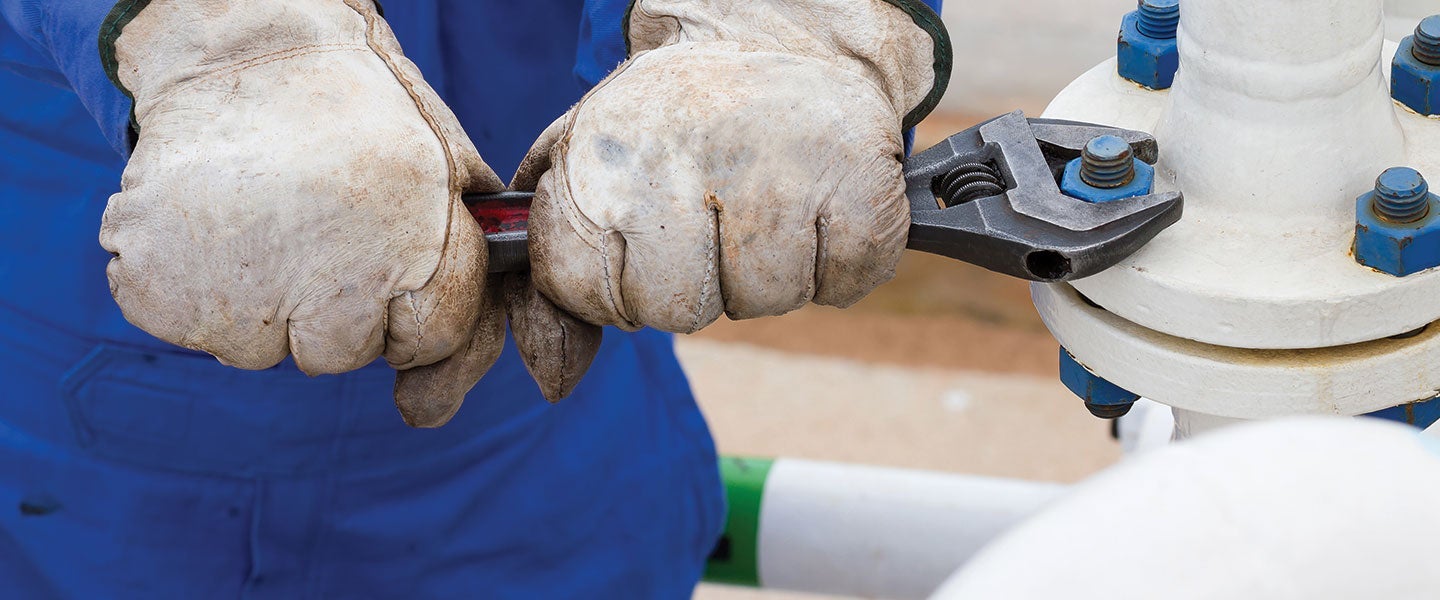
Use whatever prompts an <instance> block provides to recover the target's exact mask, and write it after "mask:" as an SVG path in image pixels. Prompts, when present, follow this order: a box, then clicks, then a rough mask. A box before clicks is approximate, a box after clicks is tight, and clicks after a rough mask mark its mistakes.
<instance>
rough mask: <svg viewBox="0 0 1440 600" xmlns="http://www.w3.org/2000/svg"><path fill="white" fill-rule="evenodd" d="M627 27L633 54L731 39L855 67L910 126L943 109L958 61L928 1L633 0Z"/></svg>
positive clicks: (750, 45)
mask: <svg viewBox="0 0 1440 600" xmlns="http://www.w3.org/2000/svg"><path fill="white" fill-rule="evenodd" d="M624 29H625V41H626V45H627V47H628V50H629V54H630V55H631V56H632V57H633V56H635V55H637V54H639V53H642V52H646V51H649V50H653V49H655V48H659V47H661V46H668V45H672V44H678V43H695V42H732V43H739V44H741V45H742V46H748V47H753V48H754V49H757V50H767V51H778V52H788V53H793V54H798V55H804V56H808V57H813V58H820V59H824V60H828V61H833V62H849V63H850V64H851V65H854V66H855V68H858V69H860V70H863V71H866V73H867V75H868V76H870V77H871V78H872V79H874V80H876V82H877V83H878V84H879V85H880V86H881V87H882V89H884V90H886V92H887V95H888V96H889V98H890V99H891V101H892V102H893V103H894V104H895V108H896V111H897V112H898V113H903V114H904V118H903V119H902V121H901V125H902V128H904V129H908V128H910V127H913V126H915V124H917V123H919V122H920V121H921V120H923V119H924V118H925V117H926V116H927V115H929V114H930V112H931V111H933V110H934V109H935V106H936V105H937V104H939V102H940V98H941V97H942V96H944V95H945V89H946V88H947V87H948V86H949V83H950V70H951V65H952V64H953V60H954V52H953V49H952V46H951V44H950V35H949V33H948V32H947V31H946V30H945V25H944V24H943V22H941V20H940V16H939V15H937V14H935V11H934V10H931V9H930V7H929V6H927V5H926V4H925V3H924V2H923V1H922V0H860V1H857V0H710V1H708V2H681V1H678V0H632V2H631V3H630V7H629V9H628V10H627V11H626V13H625V22H624ZM926 38H928V41H929V43H928V44H927V43H925V41H926Z"/></svg>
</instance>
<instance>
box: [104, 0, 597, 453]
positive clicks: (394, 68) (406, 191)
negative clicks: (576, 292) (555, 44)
mask: <svg viewBox="0 0 1440 600" xmlns="http://www.w3.org/2000/svg"><path fill="white" fill-rule="evenodd" d="M101 54H102V59H104V60H105V62H106V65H107V68H108V69H110V73H111V75H112V79H113V80H114V81H115V83H116V85H118V86H119V87H120V88H121V89H122V90H125V91H126V92H127V93H128V94H130V95H131V96H132V97H133V98H134V100H135V104H134V114H133V126H134V128H135V130H136V131H137V132H138V141H137V142H136V144H135V147H134V152H133V155H132V157H131V158H130V162H129V164H128V165H127V166H126V168H125V173H124V177H123V180H122V191H121V192H120V193H118V194H116V195H114V196H112V197H111V198H110V202H109V204H108V206H107V207H106V210H105V215H104V219H103V222H102V225H101V230H100V243H101V245H102V246H104V247H105V249H106V250H108V251H110V252H111V253H113V254H114V258H113V259H111V261H110V265H109V267H108V269H107V274H108V276H109V279H110V289H111V291H112V293H113V294H114V297H115V300H116V302H117V303H119V305H120V308H121V309H122V310H123V312H124V314H125V317H126V318H127V319H129V320H130V322H131V323H134V324H135V325H136V326H138V327H140V328H141V329H144V330H145V331H147V332H149V333H151V334H153V335H155V336H156V337H159V338H161V339H163V340H166V341H168V342H171V343H174V344H178V345H180V346H184V347H187V348H192V349H196V350H202V351H205V352H209V353H211V354H213V355H215V356H216V357H217V358H218V359H219V360H220V361H221V362H223V363H225V364H228V365H233V366H236V367H240V368H245V369H264V368H267V367H270V366H273V365H275V364H276V363H279V362H280V361H281V360H283V359H284V358H285V357H286V356H287V355H291V354H293V355H294V357H295V362H296V364H297V365H299V367H300V368H301V369H302V370H304V371H305V372H306V373H309V374H312V375H313V374H322V373H339V372H344V371H350V370H353V369H357V368H359V367H361V366H364V365H366V364H368V363H370V362H371V361H373V360H375V358H377V357H379V356H384V357H385V359H386V360H387V361H388V362H389V363H390V365H391V366H393V367H394V368H395V369H397V370H400V374H399V376H398V377H397V381H396V389H395V398H396V403H397V405H398V407H399V409H400V412H401V414H402V415H403V416H404V418H405V420H406V422H408V423H410V424H411V425H416V426H437V425H440V424H443V423H445V422H446V421H448V420H449V419H450V417H451V416H452V415H453V414H454V413H455V411H456V410H457V409H458V408H459V405H460V402H461V401H462V400H463V397H464V394H465V393H466V392H467V391H469V389H470V388H471V387H473V386H474V385H475V383H476V382H477V381H478V380H479V378H480V376H481V375H482V374H483V373H484V372H485V371H486V370H487V369H489V367H490V366H491V365H492V364H493V363H494V361H495V359H496V357H497V356H498V355H499V353H500V350H501V347H502V343H503V341H504V336H505V312H506V311H505V308H504V304H505V302H504V300H503V298H502V296H505V295H507V292H506V291H505V290H503V289H502V288H503V287H507V286H508V287H511V288H513V289H511V290H509V292H508V295H510V296H512V297H514V298H516V299H517V302H519V303H518V304H517V305H516V306H517V310H518V312H519V313H520V314H519V316H520V317H521V319H520V320H522V321H523V322H524V324H525V325H526V326H527V327H536V328H539V330H537V331H535V332H533V335H532V334H531V333H532V332H529V331H527V335H526V336H525V338H526V340H534V339H537V338H538V339H542V340H543V339H549V338H552V337H556V336H560V335H562V333H563V332H562V331H559V330H557V329H556V327H558V325H557V323H570V322H572V321H573V319H571V318H569V317H568V316H566V315H559V314H553V312H554V308H553V306H551V305H550V304H548V303H545V302H530V301H525V300H526V299H528V298H529V297H530V296H528V295H527V294H526V290H525V286H527V285H528V284H527V282H525V281H524V280H516V279H512V280H511V281H510V282H508V283H507V284H506V285H505V286H502V285H501V283H500V281H499V280H498V279H492V278H490V277H487V275H486V266H487V252H486V245H485V240H484V237H483V235H482V233H481V231H480V229H479V227H478V225H477V224H476V223H475V222H474V220H473V219H472V218H471V216H470V215H469V213H468V212H467V211H466V209H465V207H464V205H463V203H462V202H461V201H460V196H461V194H462V193H464V192H492V191H498V190H501V189H503V188H504V184H503V182H501V181H500V179H499V178H497V177H496V175H495V173H494V172H493V171H491V170H490V168H489V167H488V166H487V165H486V164H485V162H484V161H483V160H481V158H480V155H479V154H478V153H477V152H476V150H475V147H474V145H473V144H472V143H471V142H470V140H469V138H467V137H466V135H465V133H464V131H462V129H461V127H460V124H459V122H458V121H457V120H456V118H455V116H454V115H453V114H452V113H451V112H450V109H449V108H448V107H446V106H445V104H444V103H443V102H442V101H441V100H440V98H439V96H438V95H436V93H435V91H434V90H432V89H431V88H430V86H429V85H427V84H426V83H425V81H424V79H423V78H422V77H421V75H420V72H419V70H418V69H417V68H416V66H415V65H414V64H413V63H411V62H410V61H409V60H407V59H406V58H405V56H404V54H403V53H402V52H401V50H400V46H399V44H398V43H397V42H396V40H395V36H394V34H393V33H392V32H391V31H390V28H389V26H388V25H387V24H386V23H385V21H384V19H383V18H382V17H381V15H380V14H379V11H378V10H377V8H376V6H375V5H374V4H373V3H372V2H371V1H370V0H253V1H250V2H238V3H237V2H228V1H223V0H150V1H146V0H125V1H122V2H120V3H119V5H117V6H116V7H115V9H114V11H113V12H112V13H111V14H110V17H109V18H108V19H107V20H106V22H105V24H104V26H103V27H102V39H101ZM547 328H548V329H547ZM581 333H583V334H587V335H589V336H590V337H585V335H579V337H578V338H575V339H572V344H571V346H572V348H571V352H570V353H569V354H568V355H566V356H567V357H569V358H570V360H569V361H566V360H561V359H555V358H553V357H549V356H541V355H542V354H543V353H545V352H551V351H554V350H553V346H554V344H551V345H549V346H547V345H544V344H540V343H537V342H534V341H527V342H526V343H525V344H522V347H521V349H522V351H528V352H522V354H524V355H525V357H526V359H527V365H528V366H530V368H531V370H532V372H536V371H539V372H538V373H536V375H537V379H539V380H540V381H541V385H542V387H545V391H546V393H547V394H549V395H551V396H552V397H558V396H562V395H564V394H566V393H568V392H569V388H570V387H573V385H574V383H575V382H576V381H578V379H579V373H583V372H584V370H585V368H586V367H587V366H588V361H589V358H588V357H593V355H594V349H595V348H594V347H587V348H579V349H578V350H577V347H581V346H584V345H585V344H587V343H593V345H598V330H596V331H590V330H588V329H586V330H584V331H582V332H581ZM518 337H520V336H518V335H517V338H518ZM573 337H574V336H572V338H573ZM591 338H593V339H591ZM587 352H588V357H587V356H586V354H587ZM577 360H579V362H580V363H583V364H579V363H577V362H576V361H577ZM557 365H558V366H557ZM560 367H565V368H567V369H569V370H568V371H565V372H561V371H560V370H559V368H560Z"/></svg>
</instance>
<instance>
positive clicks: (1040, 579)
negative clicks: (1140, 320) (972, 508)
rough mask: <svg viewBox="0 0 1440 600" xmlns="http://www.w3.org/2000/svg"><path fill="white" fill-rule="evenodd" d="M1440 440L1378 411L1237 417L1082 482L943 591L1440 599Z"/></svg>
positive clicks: (1007, 595)
mask: <svg viewBox="0 0 1440 600" xmlns="http://www.w3.org/2000/svg"><path fill="white" fill-rule="evenodd" d="M1436 450H1437V444H1436V442H1434V441H1433V440H1424V441H1422V438H1421V436H1420V435H1419V434H1418V433H1416V432H1415V431H1414V430H1413V429H1410V428H1407V427H1405V426H1401V425H1396V424H1390V423H1384V422H1381V421H1377V420H1371V419H1336V418H1328V419H1322V418H1305V419H1290V420H1284V421H1268V422H1265V423H1257V424H1246V425H1238V426H1235V427H1231V428H1227V429H1225V430H1223V431H1218V432H1215V433H1212V434H1207V435H1204V436H1201V437H1200V438H1198V439H1195V440H1190V441H1188V442H1184V443H1179V444H1175V445H1172V446H1170V447H1166V448H1162V449H1160V450H1157V451H1155V452H1151V453H1148V454H1144V455H1141V456H1138V457H1136V458H1134V459H1131V460H1128V461H1126V462H1125V463H1122V464H1121V465H1120V466H1118V467H1116V468H1114V469H1111V470H1110V471H1107V472H1105V473H1103V474H1101V475H1099V476H1096V477H1094V478H1092V479H1090V480H1088V481H1086V482H1085V483H1082V484H1080V485H1078V486H1077V487H1076V489H1075V490H1074V492H1072V493H1071V494H1069V495H1067V496H1066V497H1065V498H1064V499H1062V500H1059V501H1057V502H1056V503H1055V504H1053V505H1052V506H1051V507H1050V508H1048V509H1046V510H1045V511H1044V512H1042V513H1041V514H1040V515H1038V516H1036V517H1035V518H1033V519H1030V520H1029V521H1027V522H1025V523H1024V524H1023V525H1021V526H1019V527H1017V528H1015V529H1014V530H1012V531H1011V532H1010V533H1008V534H1006V535H1005V536H1004V537H1002V538H1001V539H1000V540H998V541H997V542H995V543H994V544H992V545H991V546H990V547H989V548H987V549H986V550H985V551H984V552H983V553H981V554H980V555H979V556H977V557H975V559H974V560H973V561H971V563H970V564H969V565H968V566H967V567H966V568H965V569H963V570H962V571H960V573H958V574H957V576H956V577H955V578H953V579H951V580H950V581H949V582H947V583H946V584H945V586H944V587H943V588H941V590H940V591H939V592H937V594H936V595H935V596H934V598H937V599H942V600H971V599H993V598H1004V599H1005V600H1031V599H1035V600H1040V599H1044V600H1053V599H1055V598H1066V599H1068V600H1092V599H1093V600H1130V599H1135V600H1139V599H1150V598H1164V599H1166V600H1202V599H1205V600H1209V599H1215V598H1227V599H1246V600H1248V599H1265V600H1315V599H1319V598H1334V599H1342V598H1343V599H1350V598H1365V599H1374V600H1421V599H1430V598H1435V597H1436V592H1435V557H1436V556H1440V519H1436V518H1434V517H1433V516H1432V515H1433V512H1434V507H1435V506H1437V505H1440V456H1437V454H1435V452H1436Z"/></svg>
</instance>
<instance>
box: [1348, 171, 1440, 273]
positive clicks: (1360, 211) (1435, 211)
mask: <svg viewBox="0 0 1440 600" xmlns="http://www.w3.org/2000/svg"><path fill="white" fill-rule="evenodd" d="M1376 188H1377V190H1376V191H1372V192H1369V193H1366V194H1364V195H1362V196H1360V197H1359V198H1356V200H1355V262H1358V263H1360V264H1362V265H1365V266H1367V267H1370V268H1372V269H1376V270H1379V271H1384V272H1386V273H1389V274H1391V275H1394V276H1396V277H1404V276H1406V275H1409V274H1411V273H1418V272H1420V271H1424V270H1426V269H1430V268H1433V267H1437V266H1440V198H1437V197H1436V196H1435V194H1433V193H1430V192H1429V191H1428V189H1427V188H1426V186H1425V180H1424V179H1423V178H1421V177H1420V174H1419V173H1417V172H1415V171H1414V170H1412V169H1406V168H1398V169H1389V170H1387V171H1385V173H1384V174H1382V175H1381V176H1380V178H1379V179H1378V180H1377V181H1376ZM1409 191H1415V192H1423V193H1424V194H1425V199H1424V200H1423V208H1422V209H1421V210H1420V211H1418V212H1417V213H1416V214H1418V215H1419V217H1418V218H1416V219H1415V220H1413V221H1409V222H1403V223H1402V222H1396V221H1395V220H1392V219H1388V218H1386V217H1385V216H1383V215H1382V214H1381V212H1383V210H1384V209H1383V208H1382V209H1381V212H1377V210H1376V202H1377V201H1379V200H1380V195H1382V194H1388V195H1398V196H1403V195H1405V193H1406V192H1409Z"/></svg>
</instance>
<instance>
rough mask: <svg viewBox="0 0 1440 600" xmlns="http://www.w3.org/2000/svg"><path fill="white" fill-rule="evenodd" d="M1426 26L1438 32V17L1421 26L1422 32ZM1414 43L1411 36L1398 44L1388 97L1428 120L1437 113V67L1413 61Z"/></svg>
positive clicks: (1439, 96) (1439, 97) (1439, 102)
mask: <svg viewBox="0 0 1440 600" xmlns="http://www.w3.org/2000/svg"><path fill="white" fill-rule="evenodd" d="M1427 27H1428V28H1429V30H1436V33H1440V15H1437V16H1433V17H1429V18H1427V19H1425V20H1424V21H1422V22H1421V23H1420V31H1421V32H1424V31H1427V29H1426V28H1427ZM1415 44H1416V41H1415V36H1414V35H1411V36H1409V37H1406V38H1405V39H1404V40H1401V41H1400V49H1399V50H1398V51H1396V52H1395V60H1394V62H1392V63H1391V64H1390V96H1391V97H1393V98H1395V100H1396V101H1398V102H1400V103H1401V104H1404V105H1405V106H1408V107H1410V110H1413V111H1415V112H1417V113H1420V114H1422V115H1425V116H1427V117H1428V116H1431V115H1435V114H1440V66H1437V65H1430V64H1426V63H1424V62H1423V61H1421V60H1420V59H1419V58H1416V57H1415ZM1423 53H1424V52H1423V51H1422V54H1423Z"/></svg>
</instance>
